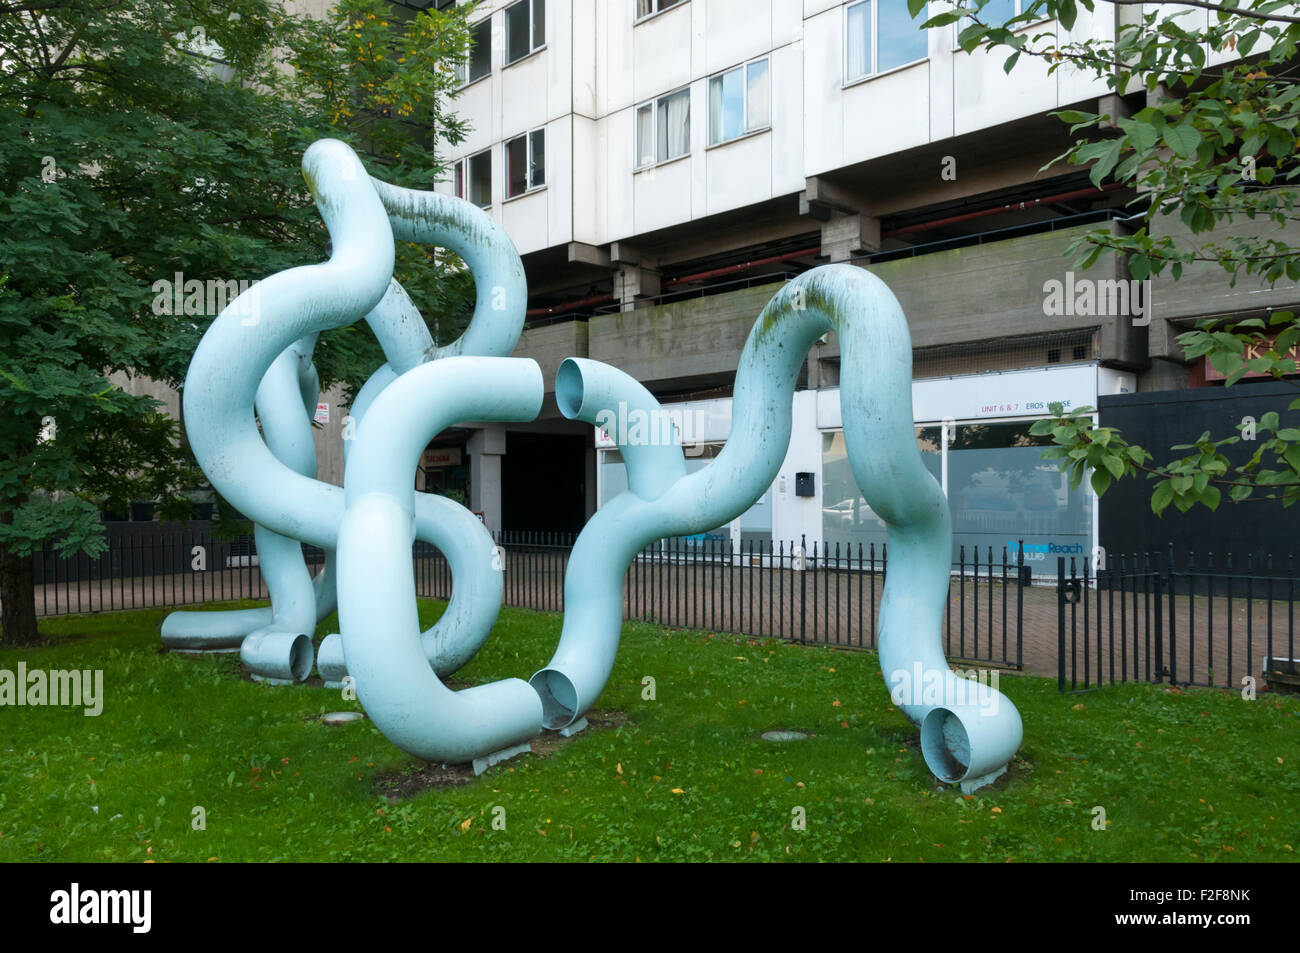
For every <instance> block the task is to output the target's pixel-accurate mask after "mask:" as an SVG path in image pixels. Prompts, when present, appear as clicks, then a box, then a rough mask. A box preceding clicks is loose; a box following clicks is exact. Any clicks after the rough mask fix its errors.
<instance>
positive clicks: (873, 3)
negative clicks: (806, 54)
mask: <svg viewBox="0 0 1300 953" xmlns="http://www.w3.org/2000/svg"><path fill="white" fill-rule="evenodd" d="M992 2H999V0H992ZM1013 2H1014V0H1013ZM923 22H925V21H924V18H923V17H918V18H917V19H915V20H913V19H912V16H911V14H909V13H908V12H907V0H862V2H860V3H854V4H851V5H850V6H849V7H848V8H847V9H846V10H845V14H844V82H846V83H851V82H853V81H854V80H858V79H862V78H863V77H864V76H870V75H871V74H872V73H883V72H885V71H886V70H891V69H894V68H895V67H898V66H904V65H906V64H908V63H914V62H916V61H917V60H923V59H925V57H926V55H927V40H926V35H927V34H926V31H925V30H923V29H922V28H921V24H922V23H923Z"/></svg>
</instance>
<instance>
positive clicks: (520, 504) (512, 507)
mask: <svg viewBox="0 0 1300 953" xmlns="http://www.w3.org/2000/svg"><path fill="white" fill-rule="evenodd" d="M586 455H587V438H585V437H582V436H578V435H571V434H536V433H507V434H506V454H505V456H504V457H502V458H501V528H502V529H504V530H509V531H513V532H543V533H549V532H560V533H577V532H580V531H581V530H582V525H583V522H584V521H585V517H586V499H587V495H586V487H585V486H584V482H585V480H586V476H587V472H586V471H587V467H586Z"/></svg>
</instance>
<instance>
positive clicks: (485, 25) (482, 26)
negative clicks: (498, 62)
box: [457, 16, 492, 89]
mask: <svg viewBox="0 0 1300 953" xmlns="http://www.w3.org/2000/svg"><path fill="white" fill-rule="evenodd" d="M469 31H470V35H471V36H473V35H474V34H476V33H478V32H479V31H483V32H485V33H486V34H487V38H486V39H487V42H486V43H485V44H480V43H477V42H476V43H475V44H474V46H473V47H472V48H471V49H470V52H469V56H468V57H467V58H466V59H465V62H464V63H462V64H461V65H460V66H459V67H458V68H457V72H458V73H459V74H460V85H461V88H462V89H463V88H464V87H466V86H472V85H473V84H474V83H477V82H478V81H479V80H481V79H486V78H487V77H489V76H491V75H492V18H491V17H490V16H488V17H484V18H483V19H482V20H479V21H478V22H477V23H471V24H470V25H469ZM480 49H482V50H485V51H486V52H487V68H486V69H485V70H484V71H483V72H482V73H479V74H478V75H477V76H475V75H474V73H473V63H474V54H475V52H477V51H478V50H480Z"/></svg>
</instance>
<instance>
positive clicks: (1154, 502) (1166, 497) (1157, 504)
mask: <svg viewBox="0 0 1300 953" xmlns="http://www.w3.org/2000/svg"><path fill="white" fill-rule="evenodd" d="M1173 498H1174V487H1173V484H1172V483H1170V482H1169V481H1168V480H1165V481H1163V482H1162V483H1160V485H1159V486H1157V487H1156V489H1155V492H1154V493H1152V494H1151V512H1153V513H1155V514H1156V516H1159V515H1160V514H1161V513H1163V512H1164V510H1165V508H1166V507H1167V506H1169V504H1170V502H1171V501H1172V500H1173Z"/></svg>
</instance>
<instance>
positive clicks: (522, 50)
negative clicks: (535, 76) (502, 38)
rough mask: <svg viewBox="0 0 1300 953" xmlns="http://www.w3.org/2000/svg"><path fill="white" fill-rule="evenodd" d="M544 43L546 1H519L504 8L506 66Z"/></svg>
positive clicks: (538, 48) (539, 47)
mask: <svg viewBox="0 0 1300 953" xmlns="http://www.w3.org/2000/svg"><path fill="white" fill-rule="evenodd" d="M545 42H546V0H519V2H518V3H516V4H515V5H514V6H510V7H506V65H507V66H509V65H510V64H511V63H513V62H514V61H515V60H521V59H523V58H524V57H525V56H527V55H528V54H529V53H531V52H533V50H540V49H541V48H542V45H543V44H544V43H545Z"/></svg>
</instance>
